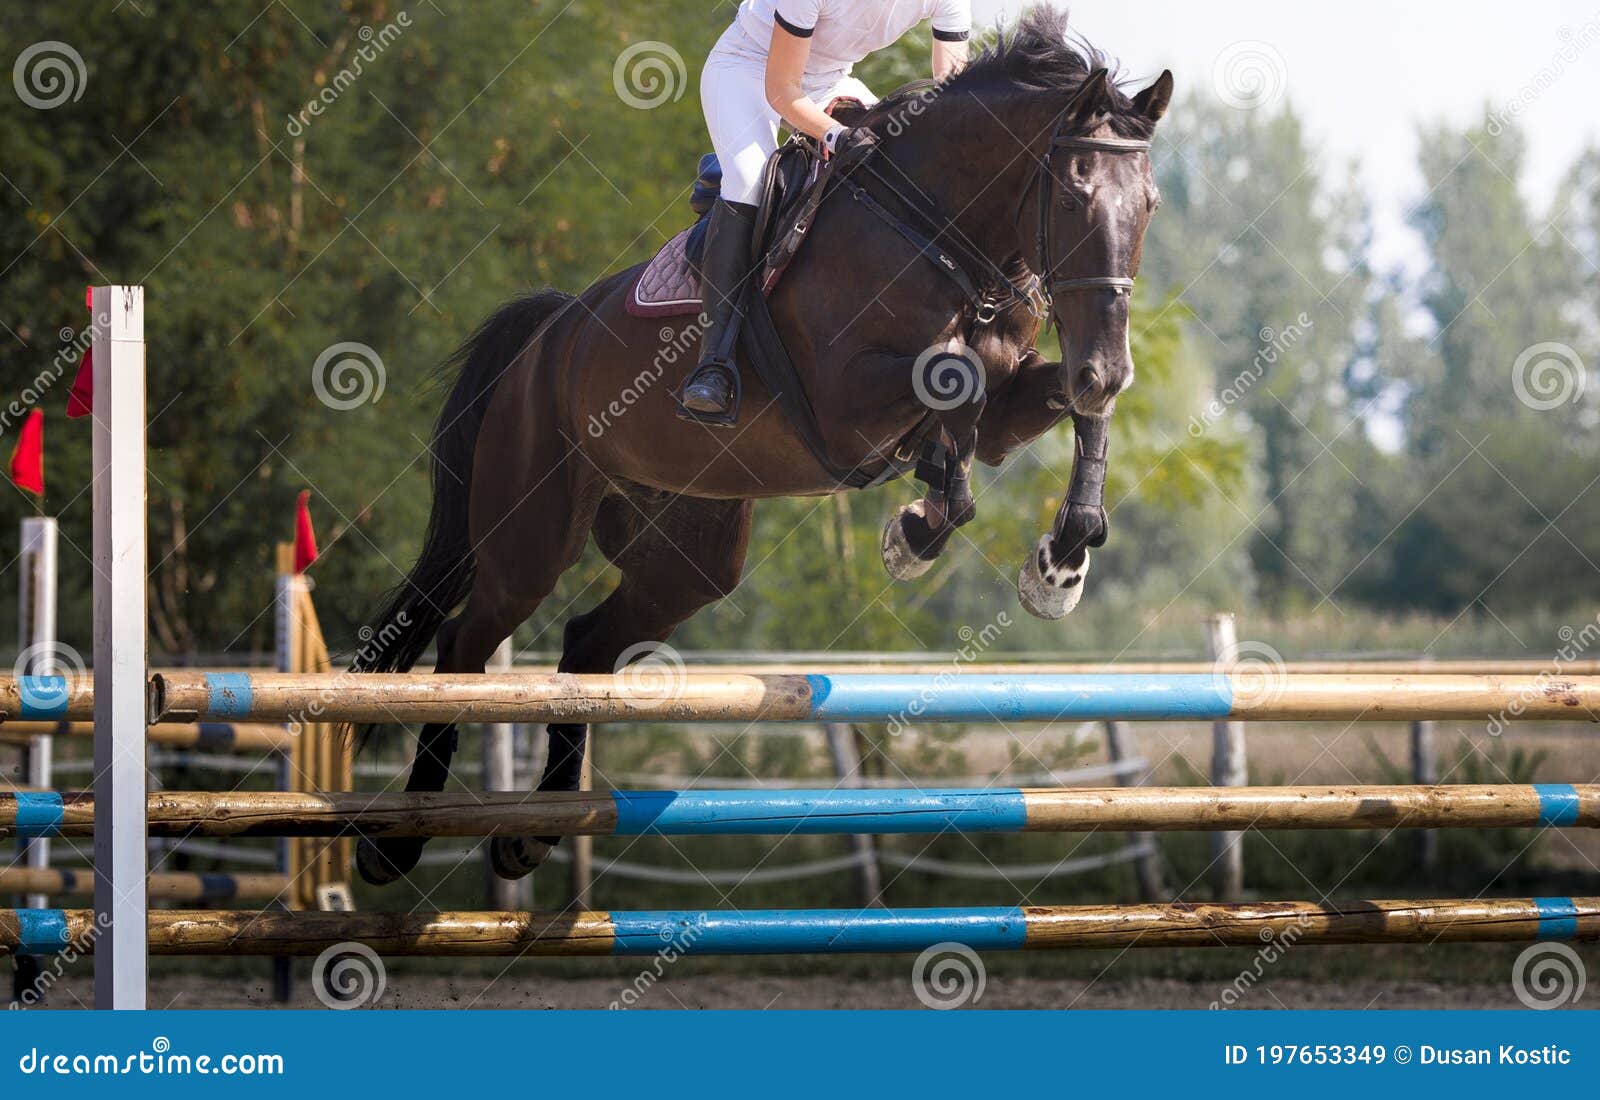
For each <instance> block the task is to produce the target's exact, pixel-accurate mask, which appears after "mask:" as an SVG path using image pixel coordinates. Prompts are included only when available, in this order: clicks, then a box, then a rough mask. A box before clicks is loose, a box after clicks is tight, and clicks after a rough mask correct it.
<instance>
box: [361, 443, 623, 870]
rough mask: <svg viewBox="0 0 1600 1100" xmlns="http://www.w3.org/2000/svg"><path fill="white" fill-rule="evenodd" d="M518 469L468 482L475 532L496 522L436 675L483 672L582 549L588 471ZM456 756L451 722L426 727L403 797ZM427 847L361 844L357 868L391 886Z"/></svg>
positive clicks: (563, 462)
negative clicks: (524, 473) (482, 502)
mask: <svg viewBox="0 0 1600 1100" xmlns="http://www.w3.org/2000/svg"><path fill="white" fill-rule="evenodd" d="M552 437H554V433H552ZM552 463H553V465H552ZM521 468H523V469H526V470H528V471H530V478H529V479H527V480H524V479H519V478H515V477H507V476H505V470H504V469H502V468H493V469H490V470H487V471H485V473H484V475H483V476H482V477H481V478H480V477H474V482H473V493H474V494H479V493H483V494H484V496H485V498H486V506H485V508H484V510H483V511H482V513H479V512H478V511H477V508H476V503H475V508H474V526H475V527H477V526H479V525H480V524H479V518H480V515H481V516H482V517H492V518H488V519H486V522H484V523H482V526H484V527H486V528H487V531H486V533H485V534H484V535H482V536H481V537H480V538H479V539H478V541H477V544H476V547H475V550H474V557H475V561H476V570H475V573H474V576H473V582H472V590H471V592H470V594H469V595H468V596H467V601H466V603H465V605H463V607H462V609H461V613H460V615H458V616H457V617H456V618H454V619H452V620H450V621H449V622H447V623H446V624H445V625H444V626H443V627H442V628H441V629H440V631H439V641H438V650H439V659H438V664H437V665H436V666H435V668H434V671H436V672H471V673H481V672H483V671H484V669H485V667H486V666H487V664H488V661H489V658H490V657H491V656H493V655H494V651H495V650H496V649H498V648H499V647H500V643H501V642H503V641H505V640H506V639H507V638H509V637H510V636H511V632H512V631H514V630H515V629H516V628H517V626H518V625H520V624H521V623H522V622H524V621H525V620H526V619H528V618H529V617H530V616H531V615H532V614H533V613H534V612H535V611H536V610H538V607H539V604H540V603H541V602H542V601H543V600H544V598H545V597H546V596H548V595H549V594H550V592H551V590H552V589H554V588H555V585H556V582H557V580H559V579H560V577H561V574H562V573H563V572H565V571H566V569H567V568H568V567H569V566H570V565H572V563H573V562H575V561H576V560H577V558H578V555H579V554H580V553H581V552H582V550H583V546H584V543H585V542H587V540H588V535H589V527H590V524H591V522H592V520H593V517H594V512H595V508H596V507H597V505H598V503H599V496H600V489H599V484H600V482H599V479H598V477H597V476H595V475H592V474H591V473H589V472H588V471H591V470H592V469H593V467H592V466H590V465H589V464H588V462H587V461H585V460H581V459H579V460H569V459H561V458H555V459H552V460H551V462H545V463H531V464H528V465H526V466H522V467H521ZM531 471H539V476H537V477H533V476H532V475H531ZM544 471H551V472H550V473H549V474H548V475H546V474H545V473H544ZM530 483H531V488H530ZM518 494H520V495H518ZM468 717H470V716H468ZM455 750H456V726H455V723H454V722H451V723H447V724H445V723H435V724H430V725H426V726H424V727H422V732H421V733H420V734H418V736H417V754H416V758H415V759H414V760H413V762H412V765H411V774H410V776H409V777H408V778H407V780H406V790H408V791H442V790H444V786H445V783H446V782H447V781H448V779H449V778H450V760H451V758H452V757H453V756H454V755H455ZM426 843H427V840H426V838H423V837H384V838H376V839H367V840H363V841H362V842H361V843H360V844H359V845H358V846H357V848H356V868H357V870H358V871H359V872H360V874H361V877H362V878H364V879H366V881H368V882H370V883H373V884H374V885H382V884H384V883H388V882H393V881H394V880H395V879H397V878H400V877H401V876H403V875H406V874H408V873H410V871H411V870H412V869H413V868H414V867H416V865H417V862H418V861H419V860H420V859H421V858H422V848H423V845H424V844H426Z"/></svg>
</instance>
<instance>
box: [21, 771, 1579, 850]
mask: <svg viewBox="0 0 1600 1100" xmlns="http://www.w3.org/2000/svg"><path fill="white" fill-rule="evenodd" d="M145 818H146V822H147V828H148V830H149V832H150V834H151V835H153V836H191V835H194V836H271V837H285V836H341V835H349V834H359V835H361V836H367V837H378V836H610V835H618V836H641V835H648V834H656V835H661V836H721V835H738V836H785V835H789V834H805V835H819V834H835V833H847V834H859V833H943V832H956V833H1019V832H1093V831H1097V830H1103V831H1110V832H1148V831H1165V832H1172V831H1194V830H1218V829H1225V830H1239V829H1250V828H1256V829H1395V828H1412V829H1450V828H1518V827H1546V826H1552V827H1558V828H1575V827H1588V828H1595V827H1600V785H1594V784H1585V785H1577V784H1571V783H1533V784H1504V785H1487V784H1481V785H1480V784H1460V785H1445V786H1389V787H1354V786H1352V787H1226V788H1217V787H1111V788H1093V787H1060V788H1048V789H1035V790H1022V789H1017V788H1005V787H998V788H938V787H935V788H929V789H927V790H915V789H911V790H879V789H860V788H849V789H818V790H770V789H760V790H726V791H723V790H703V791H610V792H528V793H520V792H517V793H514V792H498V793H481V792H459V791H458V792H448V793H404V794H402V793H384V794H365V793H354V794H349V793H347V794H318V793H310V792H301V791H230V792H209V791H207V792H186V791H160V792H156V793H153V794H151V795H149V796H148V797H147V799H146V809H145ZM93 826H94V799H93V797H92V796H90V795H88V794H65V795H63V794H57V793H54V792H48V791H43V792H41V791H13V792H0V837H5V836H14V837H18V838H21V839H34V838H39V837H86V836H92V835H93Z"/></svg>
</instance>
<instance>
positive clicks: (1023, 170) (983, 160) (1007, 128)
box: [885, 99, 1038, 265]
mask: <svg viewBox="0 0 1600 1100" xmlns="http://www.w3.org/2000/svg"><path fill="white" fill-rule="evenodd" d="M1002 107H1006V112H1005V114H1000V112H998V110H995V109H994V107H992V106H987V104H981V102H979V101H976V99H974V101H973V104H971V109H970V110H960V112H947V114H946V115H926V117H925V118H923V120H922V125H918V126H912V128H910V130H907V133H906V136H904V138H902V139H899V141H898V142H891V144H888V147H886V150H885V152H886V153H888V155H890V158H891V160H893V161H894V165H896V166H898V168H899V169H901V171H902V173H904V174H906V176H907V179H910V181H912V182H914V184H915V185H917V189H920V190H922V192H923V193H926V195H928V197H931V198H933V201H934V205H936V209H938V211H939V213H941V214H942V216H944V217H949V219H950V221H952V222H955V227H957V230H958V232H960V233H962V237H963V238H965V240H966V241H968V243H970V245H971V246H974V248H978V249H979V251H982V254H984V256H987V257H989V259H992V261H994V262H997V264H1002V265H1010V264H1011V261H1014V259H1016V257H1018V254H1019V237H1018V208H1019V201H1021V198H1022V192H1024V190H1026V189H1027V185H1029V182H1027V181H1029V179H1030V174H1032V173H1030V169H1032V168H1034V166H1035V165H1037V160H1035V155H1034V152H1032V150H1030V149H1024V147H1021V144H1019V142H1021V141H1022V139H1024V138H1026V136H1027V134H1032V133H1035V131H1037V126H1038V123H1037V122H1035V120H1032V118H1029V117H1027V115H1026V112H1018V110H1016V109H1014V106H1013V104H1002ZM1035 114H1037V112H1035ZM1006 115H1011V117H1006ZM997 118H998V122H997ZM1013 134H1018V136H1013ZM1019 136H1021V138H1019ZM1002 147H1003V149H1002ZM997 176H998V177H997Z"/></svg>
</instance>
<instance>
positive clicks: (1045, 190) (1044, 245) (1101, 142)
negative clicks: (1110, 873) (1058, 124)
mask: <svg viewBox="0 0 1600 1100" xmlns="http://www.w3.org/2000/svg"><path fill="white" fill-rule="evenodd" d="M1064 125H1065V123H1063V126H1064ZM1057 149H1069V150H1077V151H1084V152H1094V153H1148V152H1149V151H1150V143H1149V142H1148V141H1144V140H1141V139H1139V138H1119V137H1072V136H1069V135H1064V134H1062V133H1061V131H1060V130H1057V131H1056V133H1055V135H1054V136H1053V137H1051V139H1050V148H1049V150H1048V151H1046V153H1045V155H1044V159H1043V160H1042V161H1040V162H1039V175H1038V182H1037V186H1038V188H1039V237H1038V247H1039V277H1040V279H1041V280H1043V281H1044V284H1045V286H1047V287H1048V288H1049V292H1050V296H1051V297H1052V298H1054V297H1055V296H1056V295H1057V294H1061V293H1071V292H1072V291H1075V290H1114V291H1116V292H1117V293H1119V294H1131V293H1132V292H1133V279H1131V278H1129V277H1128V276H1126V275H1085V276H1081V277H1078V278H1072V279H1058V278H1056V276H1055V264H1054V263H1053V262H1052V261H1051V259H1050V212H1051V210H1052V208H1053V207H1054V206H1055V203H1054V201H1053V199H1054V197H1055V184H1056V177H1055V173H1054V172H1052V171H1051V170H1050V158H1051V156H1052V154H1054V152H1055V151H1056V150H1057Z"/></svg>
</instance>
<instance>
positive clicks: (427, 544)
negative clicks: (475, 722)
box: [350, 290, 571, 746]
mask: <svg viewBox="0 0 1600 1100" xmlns="http://www.w3.org/2000/svg"><path fill="white" fill-rule="evenodd" d="M569 301H571V295H568V294H564V293H562V292H561V291H558V290H542V291H539V292H538V293H537V294H532V295H529V296H527V297H525V298H518V299H516V300H515V301H512V302H508V303H506V304H505V305H503V306H501V307H500V309H499V310H498V311H496V313H495V314H494V315H493V316H492V317H490V318H489V319H488V320H487V321H485V322H484V323H483V324H482V325H481V326H479V328H478V331H477V332H474V333H473V334H472V336H471V337H470V338H469V339H468V340H467V341H466V342H465V343H464V344H462V345H461V347H459V348H457V349H456V351H455V354H453V355H452V356H451V357H450V359H449V360H448V361H447V362H446V363H445V365H444V368H443V369H444V370H446V371H448V370H450V369H451V368H455V369H457V371H458V373H457V377H456V383H455V386H454V387H453V388H452V389H451V391H450V396H449V397H448V398H446V399H445V403H444V408H442V409H441V410H440V411H439V420H438V423H437V424H435V425H434V429H433V510H432V511H431V512H430V513H429V515H428V531H427V534H426V535H425V536H424V537H423V540H422V553H421V554H420V555H418V557H417V563H416V564H415V565H413V566H412V567H411V572H410V573H409V574H407V576H406V579H405V580H404V581H402V582H401V583H400V584H399V585H397V586H396V587H395V588H393V589H392V590H390V592H389V593H388V595H387V597H386V599H385V603H384V607H383V610H382V612H380V613H379V615H378V617H377V618H376V620H375V621H373V622H372V624H371V625H370V627H369V628H368V630H367V631H364V632H363V640H362V643H361V646H360V648H359V649H358V650H357V651H356V655H355V657H354V659H353V660H352V661H351V664H350V671H351V672H405V671H407V670H408V669H410V668H411V666H412V665H414V664H416V662H417V658H419V657H421V656H422V654H423V651H424V650H426V649H427V648H428V643H429V642H431V641H433V639H434V637H435V635H437V634H438V632H439V627H440V626H441V625H442V624H443V623H444V620H445V618H446V617H447V616H448V615H449V614H450V613H451V612H452V611H454V610H455V609H456V607H457V606H459V605H460V603H461V601H462V600H464V599H466V597H467V592H468V591H469V590H470V589H471V587H472V576H473V572H474V569H475V565H476V563H475V561H474V559H473V553H472V543H471V539H470V537H469V535H468V531H467V503H468V496H469V490H470V486H471V485H472V456H473V452H474V450H475V449H476V448H477V444H478V430H479V429H480V428H481V427H482V426H483V414H484V410H485V409H487V408H488V406H489V399H490V397H492V396H493V395H494V391H495V386H496V385H497V384H498V383H499V381H500V379H501V377H502V376H503V375H504V374H505V372H506V371H507V370H508V369H509V368H510V367H511V365H512V364H513V363H514V362H516V360H517V357H518V356H520V355H521V354H522V353H523V352H524V351H525V350H527V347H528V344H529V342H530V341H531V340H532V339H533V338H534V336H535V335H536V334H537V333H538V331H539V328H540V326H542V325H543V324H544V323H545V322H546V321H548V320H549V319H550V318H551V317H552V316H554V315H555V313H556V312H557V311H558V310H559V309H561V308H562V307H563V306H565V305H566V304H567V302H569ZM373 729H374V727H372V726H364V727H362V728H361V729H360V731H359V733H358V736H357V745H358V746H359V745H361V744H364V743H365V742H366V740H367V738H368V737H370V736H371V734H372V731H373Z"/></svg>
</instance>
